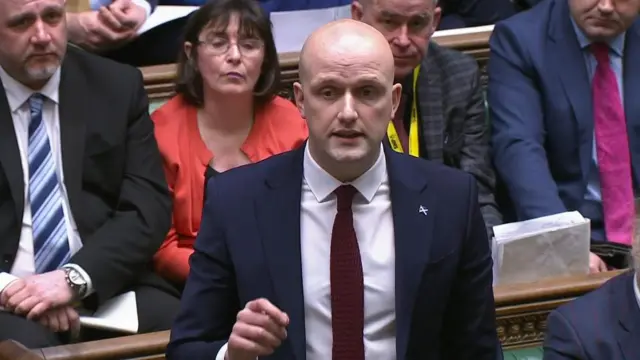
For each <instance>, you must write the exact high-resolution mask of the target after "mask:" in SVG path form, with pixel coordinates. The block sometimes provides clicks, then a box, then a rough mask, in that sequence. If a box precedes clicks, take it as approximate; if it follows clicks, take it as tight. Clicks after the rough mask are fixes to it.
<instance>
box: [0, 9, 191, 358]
mask: <svg viewBox="0 0 640 360" xmlns="http://www.w3.org/2000/svg"><path fill="white" fill-rule="evenodd" d="M66 36H67V28H66V22H65V10H64V0H39V1H32V0H12V1H0V43H2V44H3V46H2V47H1V48H0V80H1V83H2V86H1V87H0V94H1V95H0V114H2V115H1V116H0V258H2V262H0V306H1V307H2V308H3V311H0V341H1V340H6V339H14V340H17V341H19V342H21V343H22V344H24V345H25V346H27V347H32V348H35V347H45V346H53V345H59V344H60V343H61V341H60V338H59V337H58V336H57V334H55V333H56V332H65V331H66V330H69V329H70V328H76V327H77V326H78V312H77V311H76V308H75V307H74V306H75V305H76V304H78V303H81V305H82V306H83V307H84V309H86V310H95V309H96V308H97V307H98V306H100V305H102V304H103V303H104V302H105V301H107V300H109V299H111V298H113V297H114V296H116V295H118V294H121V293H123V292H125V291H130V290H135V292H136V299H137V310H138V323H139V327H138V332H140V333H143V332H149V331H158V330H165V329H168V328H169V326H170V324H171V321H172V319H173V314H174V313H175V311H176V309H177V307H178V303H179V300H178V298H177V296H178V295H179V294H177V292H176V291H175V290H174V289H173V287H172V286H170V285H169V284H168V283H167V282H165V281H163V280H162V279H161V278H160V277H159V276H157V275H155V274H153V272H152V271H151V270H152V269H151V268H152V266H151V261H152V258H153V254H154V253H155V251H156V250H157V249H158V247H159V246H160V244H161V243H162V239H163V238H164V236H165V234H166V232H167V230H168V229H169V226H170V221H171V199H170V197H169V194H168V191H167V184H166V181H165V178H164V174H163V172H162V164H161V158H160V154H159V152H158V146H157V143H156V141H155V138H154V136H153V123H152V122H151V119H150V118H149V115H148V101H147V97H146V94H145V92H144V88H143V84H142V76H141V74H140V72H139V71H138V70H137V69H134V68H131V67H129V66H125V65H121V64H117V63H114V62H112V61H110V60H106V59H102V58H100V57H96V56H94V55H91V54H88V53H86V52H84V51H81V50H78V49H77V48H75V47H72V46H67V37H66Z"/></svg>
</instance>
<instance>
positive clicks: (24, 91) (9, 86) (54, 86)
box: [0, 66, 60, 112]
mask: <svg viewBox="0 0 640 360" xmlns="http://www.w3.org/2000/svg"><path fill="white" fill-rule="evenodd" d="M0 81H2V85H3V86H4V92H5V94H7V101H8V102H9V107H10V108H11V112H15V111H16V110H18V109H19V108H20V107H22V105H24V103H25V102H27V100H29V98H30V97H31V95H33V94H35V93H40V94H42V95H44V96H45V97H46V98H47V99H49V100H51V101H53V102H54V103H56V104H57V103H58V88H59V86H60V68H58V70H56V72H55V73H54V74H53V76H51V78H50V79H49V81H47V83H46V84H45V85H44V86H43V87H42V89H40V91H34V90H32V89H29V88H28V87H26V86H25V85H24V84H22V83H20V82H18V81H17V80H16V79H14V78H12V77H11V76H10V75H9V74H7V72H6V71H5V70H4V69H3V68H2V66H0Z"/></svg>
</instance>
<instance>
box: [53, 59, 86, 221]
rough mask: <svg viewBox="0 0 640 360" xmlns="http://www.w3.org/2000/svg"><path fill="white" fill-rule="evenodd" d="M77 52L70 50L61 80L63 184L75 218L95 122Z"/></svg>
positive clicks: (63, 66) (60, 111) (60, 110)
mask: <svg viewBox="0 0 640 360" xmlns="http://www.w3.org/2000/svg"><path fill="white" fill-rule="evenodd" d="M75 56H77V54H76V52H75V50H72V49H69V50H68V52H67V57H66V58H65V61H64V63H63V65H62V72H61V76H60V104H59V106H58V107H59V113H60V143H61V147H62V164H63V165H62V166H63V170H64V182H65V186H66V188H67V193H68V197H69V203H70V207H71V211H72V212H73V213H74V214H73V215H74V216H76V218H77V216H78V212H79V211H80V210H79V209H82V207H81V206H80V191H81V189H82V184H81V181H82V165H83V157H84V144H85V121H88V120H90V119H91V118H92V109H90V106H89V105H88V103H89V102H88V101H87V99H83V97H84V96H90V94H92V92H91V90H90V86H89V84H87V82H86V79H85V78H84V77H83V76H82V73H81V72H80V67H79V66H78V64H76V61H75V60H76V59H75Z"/></svg>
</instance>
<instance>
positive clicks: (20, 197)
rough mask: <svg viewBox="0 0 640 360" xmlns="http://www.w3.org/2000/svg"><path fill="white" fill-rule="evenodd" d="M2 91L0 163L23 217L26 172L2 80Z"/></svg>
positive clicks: (0, 104) (20, 216)
mask: <svg viewBox="0 0 640 360" xmlns="http://www.w3.org/2000/svg"><path fill="white" fill-rule="evenodd" d="M0 91H1V96H0V165H2V169H3V171H4V174H5V176H6V177H7V180H8V181H9V188H10V190H11V196H12V197H13V203H14V205H15V210H16V216H17V218H18V219H22V212H23V211H24V174H23V173H22V164H21V163H20V149H19V148H18V139H16V135H15V133H16V132H15V129H14V127H13V116H12V115H11V108H10V107H9V102H8V101H7V96H6V94H5V92H4V86H3V85H2V82H1V81H0Z"/></svg>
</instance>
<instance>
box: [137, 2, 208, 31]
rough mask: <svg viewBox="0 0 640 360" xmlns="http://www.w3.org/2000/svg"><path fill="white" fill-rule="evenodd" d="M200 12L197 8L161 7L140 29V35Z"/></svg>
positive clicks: (157, 8)
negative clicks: (197, 11)
mask: <svg viewBox="0 0 640 360" xmlns="http://www.w3.org/2000/svg"><path fill="white" fill-rule="evenodd" d="M196 10H198V7H197V6H174V5H160V6H157V7H156V10H155V11H154V12H153V13H152V14H151V15H150V16H149V17H148V18H147V21H145V22H144V24H142V26H141V27H140V29H138V35H140V34H142V33H145V32H147V31H149V30H151V29H153V28H155V27H158V26H160V25H162V24H165V23H168V22H170V21H173V20H176V19H180V18H183V17H185V16H188V15H190V14H191V13H192V12H194V11H196Z"/></svg>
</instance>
